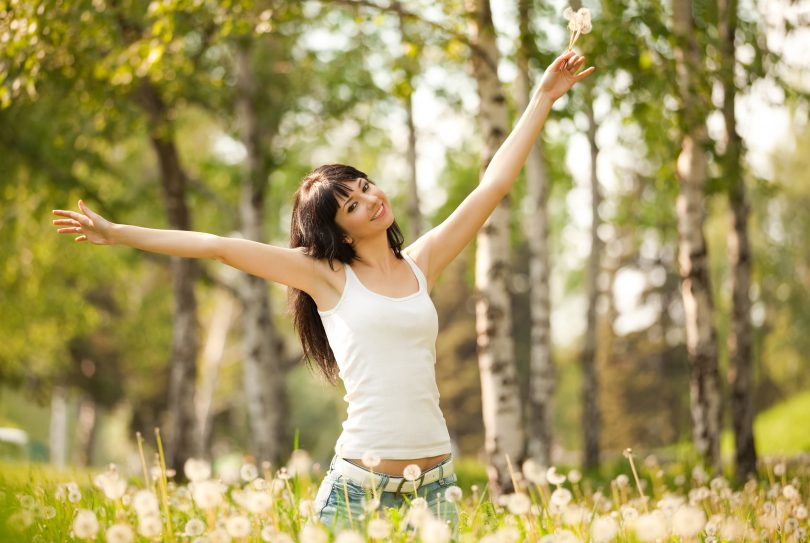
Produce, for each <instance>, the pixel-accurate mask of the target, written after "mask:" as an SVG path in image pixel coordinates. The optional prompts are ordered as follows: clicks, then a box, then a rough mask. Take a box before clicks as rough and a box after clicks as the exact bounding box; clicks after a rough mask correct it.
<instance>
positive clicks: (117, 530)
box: [107, 524, 135, 543]
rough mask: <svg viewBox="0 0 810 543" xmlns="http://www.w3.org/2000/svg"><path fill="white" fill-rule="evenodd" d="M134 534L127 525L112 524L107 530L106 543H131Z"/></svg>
mask: <svg viewBox="0 0 810 543" xmlns="http://www.w3.org/2000/svg"><path fill="white" fill-rule="evenodd" d="M133 539H135V534H133V533H132V528H130V527H129V525H128V524H113V525H112V526H110V527H109V528H107V543H132V540H133Z"/></svg>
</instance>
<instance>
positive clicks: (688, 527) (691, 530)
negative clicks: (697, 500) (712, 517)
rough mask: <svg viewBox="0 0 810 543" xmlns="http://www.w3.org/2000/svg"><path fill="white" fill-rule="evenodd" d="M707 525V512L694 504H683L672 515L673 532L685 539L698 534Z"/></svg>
mask: <svg viewBox="0 0 810 543" xmlns="http://www.w3.org/2000/svg"><path fill="white" fill-rule="evenodd" d="M704 526H706V513H704V512H703V509H699V508H697V507H694V506H692V505H683V506H681V507H679V508H678V509H677V511H675V514H674V515H672V533H674V534H675V535H678V536H681V537H683V538H685V539H689V538H693V537H695V536H696V535H698V534H699V533H700V532H701V531H702V530H703V527H704Z"/></svg>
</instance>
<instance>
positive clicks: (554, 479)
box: [546, 466, 565, 486]
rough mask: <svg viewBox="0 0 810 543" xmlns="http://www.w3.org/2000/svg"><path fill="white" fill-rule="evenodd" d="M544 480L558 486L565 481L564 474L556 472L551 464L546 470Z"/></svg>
mask: <svg viewBox="0 0 810 543" xmlns="http://www.w3.org/2000/svg"><path fill="white" fill-rule="evenodd" d="M546 481H548V484H550V485H555V486H559V485H561V484H563V483H564V482H565V475H563V474H561V473H557V468H555V467H554V466H551V467H550V468H548V470H547V471H546Z"/></svg>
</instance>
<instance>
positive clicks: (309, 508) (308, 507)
mask: <svg viewBox="0 0 810 543" xmlns="http://www.w3.org/2000/svg"><path fill="white" fill-rule="evenodd" d="M314 505H315V504H314V503H313V501H312V500H301V501H300V502H298V514H300V515H301V516H302V517H311V516H312V515H314V514H315V507H314Z"/></svg>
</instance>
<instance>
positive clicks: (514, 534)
mask: <svg viewBox="0 0 810 543" xmlns="http://www.w3.org/2000/svg"><path fill="white" fill-rule="evenodd" d="M495 535H496V536H497V538H498V540H499V541H502V542H503V543H518V542H519V541H520V530H518V529H517V528H516V527H514V526H501V527H500V528H498V530H497V531H496V532H495Z"/></svg>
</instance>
